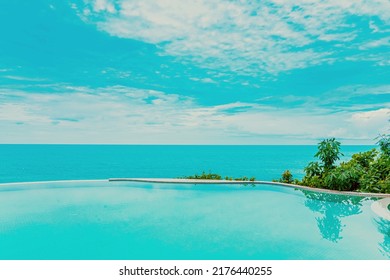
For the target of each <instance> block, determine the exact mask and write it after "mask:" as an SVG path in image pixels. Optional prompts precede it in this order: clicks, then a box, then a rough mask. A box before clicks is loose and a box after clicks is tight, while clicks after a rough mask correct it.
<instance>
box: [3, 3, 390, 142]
mask: <svg viewBox="0 0 390 280" xmlns="http://www.w3.org/2000/svg"><path fill="white" fill-rule="evenodd" d="M389 11H390V2H389V1H388V0H372V1H363V0H354V1H349V0H346V1H339V0H337V1H336V0H326V1H318V0H315V1H314V0H296V1H288V0H267V1H249V0H248V1H244V0H241V1H221V0H215V1H208V0H197V1H196V0H194V1H182V0H158V1H157V0H145V1H134V0H90V1H89V0H84V1H83V0H77V1H67V0H61V1H60V0H58V1H54V0H34V1H20V0H14V1H2V2H1V3H0V36H1V39H0V131H1V132H0V143H129V144H316V143H317V142H318V141H319V140H320V139H322V138H327V137H336V138H337V139H339V140H340V141H341V142H342V143H345V144H373V143H375V140H374V138H375V137H376V136H377V135H378V134H379V133H389V125H390V122H389V119H390V12H389Z"/></svg>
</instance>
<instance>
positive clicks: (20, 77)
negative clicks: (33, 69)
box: [0, 71, 45, 82]
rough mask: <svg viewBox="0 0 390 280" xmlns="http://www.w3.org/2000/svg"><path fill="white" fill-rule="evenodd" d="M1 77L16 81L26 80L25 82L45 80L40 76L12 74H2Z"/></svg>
mask: <svg viewBox="0 0 390 280" xmlns="http://www.w3.org/2000/svg"><path fill="white" fill-rule="evenodd" d="M0 72H1V71H0ZM3 78H6V79H9V80H16V81H26V82H43V81H45V79H41V78H31V77H23V76H13V75H5V76H3Z"/></svg>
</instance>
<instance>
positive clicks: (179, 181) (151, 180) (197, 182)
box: [108, 178, 390, 198]
mask: <svg viewBox="0 0 390 280" xmlns="http://www.w3.org/2000/svg"><path fill="white" fill-rule="evenodd" d="M108 181H110V182H143V183H163V184H195V185H200V184H204V185H206V184H207V185H210V184H214V185H218V184H220V185H221V184H223V185H276V186H281V187H288V188H294V189H301V190H307V191H312V192H320V193H330V194H336V195H350V196H362V197H378V198H383V197H390V194H386V193H364V192H347V191H335V190H328V189H320V188H311V187H306V186H300V185H294V184H287V183H280V182H271V181H238V180H237V181H230V180H204V179H171V178H110V179H108Z"/></svg>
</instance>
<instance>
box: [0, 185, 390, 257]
mask: <svg viewBox="0 0 390 280" xmlns="http://www.w3.org/2000/svg"><path fill="white" fill-rule="evenodd" d="M374 200H375V199H372V198H371V199H368V198H362V197H350V196H337V195H332V194H321V193H314V192H308V191H300V190H294V189H288V188H283V187H277V186H256V187H251V186H225V185H176V184H152V183H134V182H107V181H94V182H87V181H72V182H45V183H38V184H28V183H26V184H13V185H12V184H9V185H1V186H0V259H183V260H186V259H206V260H208V259H389V258H390V221H388V220H385V219H382V218H380V217H379V216H377V215H376V214H375V213H374V212H373V211H372V210H371V208H370V205H371V204H372V203H373V202H374Z"/></svg>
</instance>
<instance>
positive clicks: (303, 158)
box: [0, 144, 375, 183]
mask: <svg viewBox="0 0 390 280" xmlns="http://www.w3.org/2000/svg"><path fill="white" fill-rule="evenodd" d="M374 147H375V146H342V149H341V151H342V153H343V156H342V158H341V159H340V161H345V160H348V159H350V158H351V156H352V154H354V153H357V152H362V151H367V150H370V149H372V148H374ZM316 150H317V147H316V146H315V145H313V146H311V145H295V146H269V145H259V146H248V145H246V146H239V145H231V146H227V145H53V144H50V145H46V144H42V145H17V144H3V145H0V183H8V182H35V181H52V180H91V179H108V178H118V177H134V178H177V177H183V176H189V175H194V174H201V173H202V172H206V173H208V172H212V173H217V174H220V175H222V176H223V177H225V176H229V177H242V176H247V177H255V178H256V180H273V179H278V178H279V177H280V176H281V174H282V173H283V171H285V170H290V172H291V173H292V174H293V176H294V178H297V179H301V178H302V177H303V175H304V167H305V166H306V165H307V164H308V163H309V162H310V161H316V160H317V159H316V158H315V157H314V154H315V153H316Z"/></svg>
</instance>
